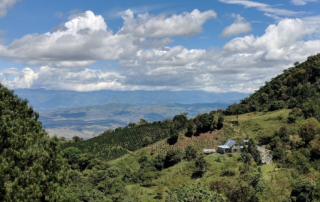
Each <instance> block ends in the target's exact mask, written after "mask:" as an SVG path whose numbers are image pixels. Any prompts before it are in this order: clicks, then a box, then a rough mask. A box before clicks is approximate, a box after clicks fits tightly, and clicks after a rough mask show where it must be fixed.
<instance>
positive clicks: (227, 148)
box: [218, 139, 236, 154]
mask: <svg viewBox="0 0 320 202" xmlns="http://www.w3.org/2000/svg"><path fill="white" fill-rule="evenodd" d="M235 144H236V141H235V140H232V139H228V140H227V142H226V143H224V145H219V146H218V152H219V153H220V154H224V153H230V152H232V148H233V146H234V145H235Z"/></svg>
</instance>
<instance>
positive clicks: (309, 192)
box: [290, 178, 316, 202]
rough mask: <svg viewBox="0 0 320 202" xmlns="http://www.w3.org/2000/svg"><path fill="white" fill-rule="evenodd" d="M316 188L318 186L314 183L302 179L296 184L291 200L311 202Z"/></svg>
mask: <svg viewBox="0 0 320 202" xmlns="http://www.w3.org/2000/svg"><path fill="white" fill-rule="evenodd" d="M315 188H316V184H315V183H314V182H313V181H310V180H307V179H305V178H300V179H298V180H297V181H296V182H295V184H294V187H293V189H292V191H291V195H290V199H291V201H295V202H309V201H310V202H311V201H313V192H314V190H315Z"/></svg>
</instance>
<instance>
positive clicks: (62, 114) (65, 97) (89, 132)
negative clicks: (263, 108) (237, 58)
mask: <svg viewBox="0 0 320 202" xmlns="http://www.w3.org/2000/svg"><path fill="white" fill-rule="evenodd" d="M14 93H15V94H17V95H18V96H19V97H21V98H26V99H28V100H29V104H30V105H31V106H32V107H33V108H34V109H35V110H36V111H38V112H39V113H40V119H39V120H40V121H41V122H42V123H43V126H44V127H45V128H46V130H47V131H48V132H49V134H50V135H54V134H55V135H58V136H65V137H67V138H71V137H73V136H74V135H78V136H81V137H84V138H91V137H93V136H96V135H98V134H99V133H101V132H103V131H105V130H108V129H110V128H116V127H119V126H126V125H127V124H128V123H130V122H137V121H139V120H140V119H146V120H147V121H158V120H163V119H166V118H171V119H172V117H173V116H174V115H177V114H180V113H183V112H187V113H188V116H189V117H194V116H196V115H197V114H198V113H205V112H210V111H212V110H213V109H218V108H220V109H225V108H226V107H228V106H229V105H230V104H233V103H238V102H239V100H240V99H242V98H244V97H246V96H247V94H243V93H209V92H205V91H176V92H173V91H111V90H102V91H92V92H77V91H66V90H45V89H16V90H14Z"/></svg>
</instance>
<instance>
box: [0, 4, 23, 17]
mask: <svg viewBox="0 0 320 202" xmlns="http://www.w3.org/2000/svg"><path fill="white" fill-rule="evenodd" d="M18 1H19V0H0V18H2V17H4V16H5V15H7V10H8V8H10V7H12V6H13V5H14V4H15V3H17V2H18Z"/></svg>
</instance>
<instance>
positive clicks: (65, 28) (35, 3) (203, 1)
mask: <svg viewBox="0 0 320 202" xmlns="http://www.w3.org/2000/svg"><path fill="white" fill-rule="evenodd" d="M317 53H320V2H319V1H318V0H280V1H279V0H268V1H261V0H259V1H251V0H198V1H195V0H183V1H182V0H175V1H169V0H163V1H155V0H148V1H147V0H144V1H143V0H135V1H129V0H127V1H124V0H117V1H109V0H90V1H79V0H68V1H65V0H63V1H62V0H54V1H43V0H0V82H1V83H2V84H3V85H5V86H7V87H8V88H10V89H17V88H30V89H36V88H44V89H50V90H52V89H55V90H76V91H96V90H115V91H118V90H119V91H126V90H150V91H153V90H170V91H181V90H203V91H207V92H242V93H252V92H254V91H255V90H257V89H258V88H259V87H260V86H262V85H263V84H264V83H265V82H266V81H269V80H270V79H271V78H273V77H275V76H277V75H278V74H281V73H282V72H283V70H284V69H286V68H289V67H291V66H293V63H294V62H296V61H299V62H303V61H305V60H306V59H307V57H308V56H311V55H315V54H317Z"/></svg>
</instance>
